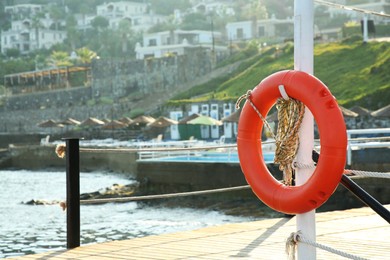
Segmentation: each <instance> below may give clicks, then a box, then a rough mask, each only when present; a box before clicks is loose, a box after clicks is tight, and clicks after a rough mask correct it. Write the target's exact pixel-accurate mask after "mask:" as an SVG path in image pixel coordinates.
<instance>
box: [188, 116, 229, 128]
mask: <svg viewBox="0 0 390 260" xmlns="http://www.w3.org/2000/svg"><path fill="white" fill-rule="evenodd" d="M187 124H190V125H217V126H220V125H222V124H223V123H222V122H221V121H219V120H217V119H214V118H212V117H209V116H204V115H200V116H198V117H197V118H195V119H192V120H190V121H188V122H187Z"/></svg>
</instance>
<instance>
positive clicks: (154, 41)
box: [148, 39, 157, 46]
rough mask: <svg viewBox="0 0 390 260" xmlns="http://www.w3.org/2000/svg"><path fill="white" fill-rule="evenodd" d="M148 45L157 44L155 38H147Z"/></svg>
mask: <svg viewBox="0 0 390 260" xmlns="http://www.w3.org/2000/svg"><path fill="white" fill-rule="evenodd" d="M148 46H157V41H156V39H150V40H149V45H148Z"/></svg>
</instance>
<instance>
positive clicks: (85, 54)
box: [76, 47, 97, 64]
mask: <svg viewBox="0 0 390 260" xmlns="http://www.w3.org/2000/svg"><path fill="white" fill-rule="evenodd" d="M76 54H77V57H78V60H79V61H80V62H81V63H82V64H90V63H91V62H92V60H93V59H94V58H96V57H97V54H96V52H94V51H91V50H90V49H88V48H87V47H82V48H80V49H77V50H76Z"/></svg>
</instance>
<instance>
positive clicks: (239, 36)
mask: <svg viewBox="0 0 390 260" xmlns="http://www.w3.org/2000/svg"><path fill="white" fill-rule="evenodd" d="M243 38H244V30H243V29H242V28H238V29H237V39H243Z"/></svg>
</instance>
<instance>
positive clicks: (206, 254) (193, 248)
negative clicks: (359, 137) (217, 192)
mask: <svg viewBox="0 0 390 260" xmlns="http://www.w3.org/2000/svg"><path fill="white" fill-rule="evenodd" d="M386 208H387V209H390V204H389V205H386ZM316 223H317V235H316V237H317V241H316V242H317V243H319V244H322V245H325V246H328V247H331V248H333V249H336V250H339V251H342V252H345V253H348V254H352V255H355V256H357V257H360V258H361V259H388V256H389V254H390V246H389V244H388V241H390V225H389V224H388V223H387V222H386V221H385V220H384V219H382V218H381V217H380V216H379V215H377V214H376V213H375V212H374V211H372V210H371V209H370V208H367V207H364V208H356V209H349V210H342V211H332V212H324V213H317V214H316ZM292 232H296V219H295V217H292V218H288V217H286V218H272V219H265V220H258V221H253V222H244V223H235V224H226V225H220V226H213V227H207V228H202V229H198V230H193V231H185V232H178V233H171V234H163V235H157V236H147V237H143V238H135V239H131V240H122V241H111V242H106V243H101V244H89V245H82V246H81V247H77V248H74V249H70V250H59V251H52V252H46V253H41V254H36V255H26V256H22V257H18V258H14V259H107V260H108V259H164V260H165V259H229V258H232V259H234V258H240V259H288V257H287V254H286V252H285V244H286V240H287V238H288V237H289V236H290V234H291V233H292ZM317 259H346V258H345V257H342V256H339V255H336V254H333V253H330V252H328V251H325V250H322V249H320V248H317Z"/></svg>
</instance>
